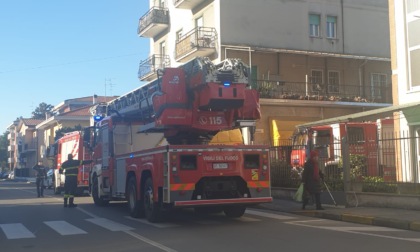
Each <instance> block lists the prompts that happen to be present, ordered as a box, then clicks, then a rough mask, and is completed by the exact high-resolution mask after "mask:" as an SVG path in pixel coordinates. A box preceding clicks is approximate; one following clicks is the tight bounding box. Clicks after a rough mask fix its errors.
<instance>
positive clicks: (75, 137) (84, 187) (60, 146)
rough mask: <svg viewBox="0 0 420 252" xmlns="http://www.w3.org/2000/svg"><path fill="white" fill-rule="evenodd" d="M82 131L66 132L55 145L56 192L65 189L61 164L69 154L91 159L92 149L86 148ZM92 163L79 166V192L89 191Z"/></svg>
mask: <svg viewBox="0 0 420 252" xmlns="http://www.w3.org/2000/svg"><path fill="white" fill-rule="evenodd" d="M82 133H83V132H81V131H73V132H70V133H65V134H64V136H62V137H61V138H60V139H58V140H57V141H56V143H55V144H54V145H53V148H54V151H53V153H52V154H53V163H54V165H53V167H54V173H53V177H52V185H53V189H54V193H55V194H60V193H61V192H62V191H64V182H65V174H60V173H59V170H60V167H61V164H62V163H63V162H64V161H66V160H67V155H68V154H73V158H74V159H83V160H87V159H91V153H90V151H89V150H88V149H87V148H85V146H84V142H83V137H82ZM90 167H91V166H90V165H82V166H80V167H79V174H78V176H77V194H78V195H82V194H85V193H89V174H90Z"/></svg>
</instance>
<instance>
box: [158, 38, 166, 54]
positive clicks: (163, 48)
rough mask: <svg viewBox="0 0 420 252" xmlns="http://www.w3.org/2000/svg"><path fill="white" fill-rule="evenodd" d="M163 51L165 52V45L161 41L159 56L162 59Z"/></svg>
mask: <svg viewBox="0 0 420 252" xmlns="http://www.w3.org/2000/svg"><path fill="white" fill-rule="evenodd" d="M165 51H166V43H165V41H163V42H161V43H160V45H159V53H160V55H162V57H164V55H165Z"/></svg>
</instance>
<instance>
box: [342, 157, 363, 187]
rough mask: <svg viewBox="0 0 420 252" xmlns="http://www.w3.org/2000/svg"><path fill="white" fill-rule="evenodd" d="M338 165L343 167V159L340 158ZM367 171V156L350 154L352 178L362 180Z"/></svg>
mask: <svg viewBox="0 0 420 252" xmlns="http://www.w3.org/2000/svg"><path fill="white" fill-rule="evenodd" d="M338 167H339V168H340V169H342V168H343V160H342V158H340V160H339V161H338ZM366 173H367V158H366V156H364V155H359V154H350V179H351V180H355V181H362V180H363V176H365V175H366Z"/></svg>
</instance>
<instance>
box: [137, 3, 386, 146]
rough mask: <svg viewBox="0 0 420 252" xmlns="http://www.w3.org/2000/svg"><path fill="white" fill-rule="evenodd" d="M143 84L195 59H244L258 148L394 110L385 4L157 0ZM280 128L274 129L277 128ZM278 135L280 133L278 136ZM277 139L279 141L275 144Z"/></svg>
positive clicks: (142, 31)
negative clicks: (312, 128)
mask: <svg viewBox="0 0 420 252" xmlns="http://www.w3.org/2000/svg"><path fill="white" fill-rule="evenodd" d="M149 5H150V9H149V11H148V12H147V13H146V14H144V15H143V16H142V17H140V19H139V25H138V30H137V32H138V35H139V36H140V37H142V38H145V39H147V38H148V39H150V56H149V57H148V58H147V59H143V60H141V62H140V64H139V72H138V76H139V79H140V80H141V81H151V80H153V79H155V78H157V75H156V73H157V70H158V69H162V68H164V67H168V66H171V67H176V66H179V65H181V64H183V63H185V62H188V61H189V60H191V59H193V58H195V57H197V56H203V57H209V58H210V59H211V60H213V61H214V62H216V63H217V62H220V61H221V60H224V59H225V58H240V59H242V61H243V62H245V63H246V64H248V65H249V66H250V70H251V80H250V81H251V86H252V88H255V89H257V90H258V91H259V93H260V98H261V99H260V102H261V110H262V115H263V117H262V119H261V120H260V121H259V122H258V123H257V129H256V135H255V142H256V143H264V144H271V145H275V143H277V142H279V141H281V140H286V139H289V138H290V136H291V134H292V132H293V130H294V126H295V125H297V124H300V123H304V122H309V121H315V120H321V119H325V118H330V117H334V116H339V115H345V114H350V113H355V112H361V111H365V110H370V109H375V108H381V107H385V106H389V105H390V104H391V103H392V92H391V90H392V89H391V66H390V49H389V48H390V45H389V43H390V42H389V20H388V14H389V13H388V2H387V0H379V1H377V0H317V1H313V0H304V1H276V0H264V1H241V0H229V1H221V0H213V1H208V0H150V1H149ZM273 125H276V127H274V126H273ZM274 130H276V131H278V134H274V133H275V132H274ZM274 136H278V137H277V138H278V139H274V138H273V137H274Z"/></svg>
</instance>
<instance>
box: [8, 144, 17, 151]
mask: <svg viewBox="0 0 420 252" xmlns="http://www.w3.org/2000/svg"><path fill="white" fill-rule="evenodd" d="M7 151H8V152H11V151H15V145H9V146H7Z"/></svg>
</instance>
